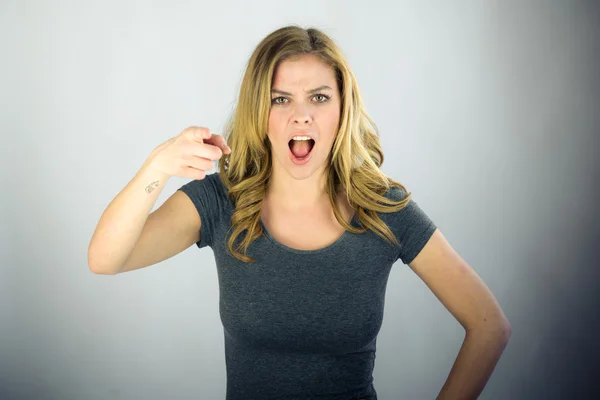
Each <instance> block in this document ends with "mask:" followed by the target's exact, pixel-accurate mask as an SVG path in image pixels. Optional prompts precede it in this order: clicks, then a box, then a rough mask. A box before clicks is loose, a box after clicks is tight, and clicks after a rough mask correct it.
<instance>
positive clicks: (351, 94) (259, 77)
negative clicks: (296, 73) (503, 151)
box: [218, 25, 411, 262]
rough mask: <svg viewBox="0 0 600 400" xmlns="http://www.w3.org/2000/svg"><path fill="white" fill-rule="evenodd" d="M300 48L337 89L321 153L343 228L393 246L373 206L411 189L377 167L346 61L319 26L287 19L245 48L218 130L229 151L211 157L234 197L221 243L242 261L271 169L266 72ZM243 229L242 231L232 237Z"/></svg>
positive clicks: (390, 203)
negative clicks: (345, 205)
mask: <svg viewBox="0 0 600 400" xmlns="http://www.w3.org/2000/svg"><path fill="white" fill-rule="evenodd" d="M301 55H314V56H317V57H318V58H319V60H320V61H322V62H323V63H325V64H326V65H328V66H330V67H331V68H332V69H333V71H334V73H335V76H336V79H337V83H338V88H339V91H340V98H341V110H340V124H339V128H338V132H337V135H336V138H335V141H334V143H333V146H332V149H331V152H330V155H329V157H328V172H327V174H328V176H327V190H328V194H329V201H330V203H331V206H332V208H333V212H334V214H335V217H336V219H337V221H338V222H339V223H340V225H342V226H343V227H344V229H346V230H347V231H350V232H352V233H362V232H365V231H366V230H367V229H369V230H372V231H373V232H375V233H376V234H378V235H379V236H381V237H382V238H383V239H385V240H386V241H387V242H389V243H394V244H396V245H398V246H399V243H398V241H397V240H396V238H395V236H394V235H393V233H392V232H391V230H390V229H389V228H388V227H387V225H386V224H385V223H384V222H383V221H382V220H381V218H379V217H378V216H377V214H376V213H377V212H384V213H388V212H394V211H399V210H401V209H402V208H404V207H405V206H406V204H407V203H408V202H409V200H410V198H411V193H409V192H408V191H407V190H406V188H405V187H404V186H403V185H402V184H400V183H398V182H396V181H394V180H392V179H391V178H389V177H387V176H386V175H385V174H384V173H383V172H382V171H381V169H380V167H381V164H382V163H383V152H382V150H381V146H380V143H379V132H378V129H377V126H376V125H375V122H374V121H373V120H372V119H371V117H369V115H368V114H367V112H366V110H365V107H364V105H363V101H362V97H361V95H360V91H359V87H358V83H357V81H356V78H355V76H354V74H353V72H352V70H351V69H350V66H349V65H348V61H347V60H346V58H345V57H344V55H343V54H342V52H341V50H340V49H339V48H338V47H337V45H336V44H335V43H334V42H333V41H332V40H331V39H330V38H329V37H328V36H327V35H326V34H325V33H323V32H322V31H320V30H318V29H314V28H309V29H304V28H301V27H299V26H295V25H292V26H286V27H283V28H280V29H277V30H276V31H274V32H272V33H270V34H269V35H268V36H266V37H265V38H264V39H263V40H262V41H261V42H260V43H259V44H258V46H257V47H256V49H255V50H254V52H253V53H252V56H251V57H250V60H249V61H248V65H247V67H246V71H245V73H244V76H243V79H242V83H241V87H240V92H239V98H238V101H237V105H236V107H235V109H234V111H233V113H232V115H231V116H230V118H229V120H228V122H227V124H226V126H225V129H224V131H223V135H224V136H225V138H226V139H227V142H228V144H229V147H230V148H231V153H230V154H229V155H225V154H224V155H223V156H222V157H221V159H220V160H219V172H218V173H219V175H220V178H221V180H222V181H223V183H224V185H225V186H226V187H227V189H228V191H229V197H230V198H231V200H232V201H233V203H234V205H235V210H234V212H233V215H232V217H231V225H232V226H231V230H233V232H232V234H231V236H230V238H229V240H228V247H229V250H230V252H231V253H232V255H233V256H234V257H236V258H238V259H239V260H242V261H244V262H254V261H255V260H254V259H253V258H251V257H249V256H247V255H246V252H247V250H248V247H249V246H250V244H251V243H252V242H253V241H254V240H256V239H257V238H259V237H260V236H261V235H262V234H263V229H262V226H261V224H260V215H261V207H262V204H263V200H264V198H265V194H266V190H267V185H268V184H269V178H270V176H271V170H272V164H271V163H272V154H271V146H270V142H269V140H268V137H267V127H268V120H269V111H270V108H271V85H272V82H273V77H274V74H275V71H276V70H277V67H278V65H279V64H280V63H281V62H282V61H284V60H287V59H291V58H294V57H297V56H301ZM390 187H400V188H402V189H403V190H404V191H405V192H406V193H407V196H405V197H404V198H403V199H401V200H399V201H394V200H392V199H389V198H386V197H385V196H384V194H385V193H386V191H387V190H388V189H389V188H390ZM339 189H343V193H345V195H346V196H347V199H348V202H349V204H350V205H351V206H352V208H353V209H354V212H355V215H356V217H357V218H358V220H359V221H360V225H361V226H360V227H358V228H357V227H354V226H352V225H350V224H349V223H347V222H346V220H345V219H344V216H343V214H342V213H341V211H340V209H339V207H338V205H337V201H336V198H335V196H336V194H337V193H338V192H339ZM244 231H245V232H246V234H245V235H244V237H243V239H241V240H236V239H237V238H238V237H239V236H240V235H241V234H242V233H243V232H244ZM236 242H237V243H236Z"/></svg>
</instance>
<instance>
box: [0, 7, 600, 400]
mask: <svg viewBox="0 0 600 400" xmlns="http://www.w3.org/2000/svg"><path fill="white" fill-rule="evenodd" d="M168 3H171V2H167V1H153V2H146V1H138V2H136V1H108V2H107V1H103V2H100V1H97V2H90V1H86V2H82V1H63V2H59V1H54V2H50V1H45V2H44V1H35V2H34V1H3V2H2V3H1V6H0V44H1V50H2V51H1V54H2V62H1V63H0V87H1V89H0V101H1V104H0V117H1V118H0V120H1V127H0V128H1V133H2V142H1V143H2V145H1V146H0V156H1V160H2V168H1V171H2V176H1V179H2V181H1V184H2V189H3V194H2V207H1V212H2V215H1V217H2V224H1V225H0V235H1V237H0V239H1V240H0V246H1V247H0V250H1V253H0V254H1V266H2V268H1V270H0V321H1V322H0V323H1V326H0V398H2V399H142V398H144V399H167V398H168V399H192V398H202V399H222V398H224V394H225V364H224V349H223V337H222V334H223V332H222V326H221V323H220V320H219V315H218V286H217V275H216V269H215V264H214V259H213V254H212V251H211V250H210V249H204V250H201V251H200V250H198V249H197V248H195V246H193V247H192V248H190V249H188V250H186V251H184V252H183V253H181V254H180V255H178V256H176V257H174V258H172V259H169V260H167V261H165V262H163V263H161V264H158V265H155V266H152V267H149V268H146V269H142V270H138V271H134V272H129V273H126V274H123V275H118V276H100V275H94V274H93V273H91V272H90V270H89V269H88V266H87V247H88V244H89V240H90V238H91V235H92V233H93V230H94V228H95V226H96V224H97V222H98V220H99V218H100V215H101V214H102V212H103V211H104V209H105V208H106V206H107V205H108V204H109V202H110V201H111V200H112V199H113V198H114V197H115V196H116V195H117V194H118V192H119V191H120V190H121V189H122V188H123V187H124V186H125V185H126V184H127V183H128V182H129V180H130V179H131V178H132V177H133V175H134V174H135V173H136V172H137V170H138V169H139V167H140V166H141V164H142V163H143V162H144V160H145V159H146V157H147V156H148V155H149V154H150V152H151V151H152V149H154V148H155V147H156V146H158V145H159V144H160V143H162V142H164V141H165V140H167V139H168V138H170V137H172V136H175V135H177V134H179V133H180V132H181V131H182V130H183V129H184V128H186V127H188V126H190V125H200V126H207V127H210V128H211V129H213V130H214V131H216V132H219V131H220V129H222V127H223V125H224V122H225V119H226V117H227V115H228V113H229V112H230V110H231V108H232V106H233V104H234V101H235V97H236V95H237V90H238V88H239V84H240V81H241V76H242V73H243V69H244V66H245V63H246V62H247V60H248V57H249V56H250V54H251V52H252V50H253V49H254V46H256V45H257V44H258V42H259V41H260V40H261V39H262V38H263V37H264V36H265V35H266V34H268V33H269V32H271V31H272V30H274V29H276V28H278V27H280V26H283V25H286V24H289V23H295V24H300V25H302V26H304V27H307V26H317V27H319V28H321V29H323V30H324V31H325V32H326V33H328V34H329V35H331V37H332V38H333V39H334V40H335V41H336V42H337V43H338V44H339V46H340V47H341V48H342V50H343V51H344V53H345V54H346V56H347V57H348V59H349V62H350V64H351V66H352V67H353V70H354V72H355V73H356V75H357V78H358V81H359V84H360V88H361V90H362V93H363V95H364V100H365V103H366V106H367V110H368V111H369V112H370V114H371V115H372V116H373V118H374V119H375V121H376V122H377V124H378V126H379V128H380V132H381V141H382V143H383V149H384V151H385V155H386V160H385V162H384V165H383V169H384V171H385V172H386V173H388V174H390V175H391V176H392V177H394V178H395V179H397V180H399V181H400V182H402V183H403V184H405V185H406V186H407V187H408V188H409V190H411V191H412V192H413V196H414V198H415V200H417V201H418V203H419V204H420V206H421V207H422V208H423V209H424V210H425V211H426V212H427V213H428V214H429V215H430V217H431V218H432V219H433V220H434V221H435V222H436V223H437V224H438V226H439V227H440V229H441V230H442V231H443V232H444V234H445V235H446V237H447V238H448V239H449V241H450V242H451V244H452V245H453V246H454V248H455V249H456V250H457V251H458V252H459V253H460V254H461V255H462V256H463V257H464V258H465V259H466V260H467V261H468V262H469V263H470V264H471V265H472V266H473V268H474V269H475V270H476V271H477V272H478V274H479V275H480V276H481V277H482V278H483V279H484V281H485V282H486V283H487V285H488V286H489V287H490V289H491V290H492V292H493V293H494V294H495V296H496V297H497V299H498V301H499V302H500V304H501V306H502V307H503V309H504V311H505V313H506V314H507V316H508V318H509V320H510V322H511V323H512V327H513V335H512V338H511V341H510V342H509V345H508V347H507V349H506V351H505V353H504V355H503V357H502V358H501V360H500V362H499V364H498V366H497V368H496V370H495V372H494V374H493V375H492V378H491V379H490V381H489V383H488V385H487V387H486V389H485V390H484V392H483V394H482V396H481V398H482V399H554V398H591V397H592V395H591V394H588V395H587V396H585V393H591V392H588V390H591V389H592V386H593V385H596V389H597V388H598V386H597V384H596V382H595V381H596V379H597V376H598V375H597V373H595V371H594V367H595V366H596V365H597V363H598V361H597V360H598V334H597V329H596V328H597V326H598V314H599V313H598V311H597V309H596V307H597V305H598V303H597V298H596V297H595V293H594V291H595V290H596V288H597V282H598V278H599V272H598V269H599V262H598V242H599V240H598V239H599V236H600V235H599V232H600V226H599V225H600V223H599V215H598V211H597V204H598V200H599V195H598V194H599V191H598V189H597V187H596V186H597V185H598V182H600V171H599V163H598V162H597V161H596V160H595V156H596V153H597V152H598V149H599V148H600V146H599V143H598V142H599V140H598V139H599V128H600V117H599V116H600V113H599V112H598V111H599V110H598V108H599V100H600V99H599V97H600V87H599V84H598V79H597V77H598V72H597V71H600V65H599V64H600V62H599V60H600V46H599V40H598V37H599V36H600V35H599V33H600V32H599V31H600V28H599V25H600V18H599V13H598V11H599V8H600V7H598V5H597V4H595V3H594V2H592V1H590V2H581V1H519V2H517V1H509V2H499V1H476V0H473V1H452V2H451V1H438V2H433V1H420V2H409V1H399V2H398V1H396V2H391V1H390V2H389V3H388V2H371V3H370V4H369V5H366V2H359V1H347V0H345V1H328V2H324V1H308V0H304V1H301V2H291V1H286V2H267V1H252V2H246V1H237V2H232V1H230V2H211V3H208V2H192V1H188V2H183V1H182V2H173V3H171V4H168ZM185 182H187V181H186V180H184V179H179V178H173V179H172V180H171V181H169V183H168V186H167V187H166V188H165V189H164V191H163V192H162V193H161V196H160V197H159V199H158V202H157V206H158V205H159V204H162V202H164V201H165V200H166V198H167V197H168V196H170V195H171V194H172V193H173V192H174V191H175V190H176V189H177V188H178V187H179V186H181V185H182V184H183V183H185ZM155 208H156V207H155ZM463 333H464V331H463V329H462V327H461V326H460V325H459V324H458V322H457V321H456V320H455V319H454V318H453V317H452V316H451V314H449V313H448V311H447V310H446V309H445V308H444V307H443V306H442V304H441V303H440V302H439V301H438V300H437V299H436V298H435V296H434V295H433V294H432V293H431V292H430V291H429V289H428V288H427V287H426V286H425V285H424V283H423V282H422V281H420V280H419V278H418V277H417V276H416V275H415V274H414V273H413V272H412V271H411V270H410V269H409V268H408V267H407V266H405V265H403V264H401V263H398V264H396V265H395V266H394V268H393V269H392V273H391V276H390V280H389V284H388V289H387V297H386V308H385V318H384V324H383V327H382V330H381V333H380V335H379V340H378V352H377V361H376V366H375V372H374V377H375V385H376V388H377V390H378V392H379V395H380V398H381V399H383V400H386V399H399V398H402V399H432V398H434V397H435V395H436V394H437V393H438V392H439V390H440V388H441V387H442V385H443V383H444V380H445V378H446V376H447V374H448V372H449V370H450V367H451V365H452V363H453V362H454V359H455V357H456V355H457V352H458V350H459V347H460V345H461V343H462V339H463Z"/></svg>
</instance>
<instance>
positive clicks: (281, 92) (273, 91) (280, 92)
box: [271, 85, 333, 96]
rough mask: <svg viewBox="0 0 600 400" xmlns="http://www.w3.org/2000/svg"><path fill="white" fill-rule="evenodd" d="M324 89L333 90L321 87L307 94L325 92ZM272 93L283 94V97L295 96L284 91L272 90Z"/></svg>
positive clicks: (325, 86)
mask: <svg viewBox="0 0 600 400" xmlns="http://www.w3.org/2000/svg"><path fill="white" fill-rule="evenodd" d="M323 89H329V90H333V89H331V88H330V87H329V86H327V85H323V86H319V87H318V88H314V89H312V90H309V91H308V92H306V93H307V94H311V93H315V92H318V91H320V90H323ZM271 93H278V94H283V95H286V96H293V94H291V93H288V92H284V91H283V90H279V89H271Z"/></svg>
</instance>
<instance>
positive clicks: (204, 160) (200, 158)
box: [145, 126, 231, 180]
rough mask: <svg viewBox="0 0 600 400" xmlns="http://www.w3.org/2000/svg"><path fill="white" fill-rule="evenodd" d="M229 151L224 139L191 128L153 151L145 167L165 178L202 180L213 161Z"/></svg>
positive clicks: (205, 130)
mask: <svg viewBox="0 0 600 400" xmlns="http://www.w3.org/2000/svg"><path fill="white" fill-rule="evenodd" d="M230 153H231V149H230V148H229V146H228V145H227V142H226V140H225V138H224V137H223V136H221V135H216V134H212V133H210V130H209V129H208V128H203V127H197V126H191V127H189V128H187V129H185V130H184V131H183V132H181V133H180V134H179V135H178V136H175V137H173V138H171V139H169V140H167V141H166V142H164V143H162V144H161V145H160V146H158V147H157V148H156V149H154V150H153V151H152V154H150V157H148V159H147V160H146V162H145V166H148V167H149V168H152V169H154V170H156V171H158V172H160V173H162V174H164V175H166V176H167V177H171V176H179V177H182V178H191V179H198V180H201V179H204V178H205V177H206V171H209V170H211V169H212V167H213V161H216V160H218V159H220V158H221V156H222V155H223V154H230Z"/></svg>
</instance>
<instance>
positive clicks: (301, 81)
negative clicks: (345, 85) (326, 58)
mask: <svg viewBox="0 0 600 400" xmlns="http://www.w3.org/2000/svg"><path fill="white" fill-rule="evenodd" d="M335 82H336V81H335V73H334V71H333V68H332V67H330V66H329V65H327V64H325V63H324V62H322V61H321V60H319V59H318V58H317V57H316V56H314V55H303V56H299V57H295V58H292V59H289V60H285V61H282V62H281V63H280V64H279V65H278V66H277V69H276V70H275V74H274V75H273V86H275V87H277V89H282V87H281V86H284V85H285V86H302V87H303V86H311V87H310V89H312V87H313V86H320V85H326V84H328V85H329V86H331V87H334V86H332V85H335Z"/></svg>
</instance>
